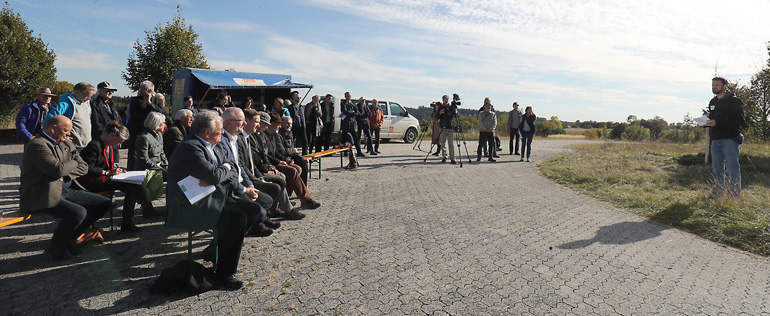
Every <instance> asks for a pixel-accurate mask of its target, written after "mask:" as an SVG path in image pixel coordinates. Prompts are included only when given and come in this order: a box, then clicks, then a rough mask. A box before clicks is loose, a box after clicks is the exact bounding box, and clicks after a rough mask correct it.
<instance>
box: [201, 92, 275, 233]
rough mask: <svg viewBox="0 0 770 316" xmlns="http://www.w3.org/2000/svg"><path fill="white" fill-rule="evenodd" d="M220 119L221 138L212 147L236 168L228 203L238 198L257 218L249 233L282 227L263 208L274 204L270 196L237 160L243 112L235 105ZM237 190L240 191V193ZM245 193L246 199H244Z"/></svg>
mask: <svg viewBox="0 0 770 316" xmlns="http://www.w3.org/2000/svg"><path fill="white" fill-rule="evenodd" d="M222 120H223V121H224V124H223V125H224V133H223V134H222V141H221V142H220V143H219V144H217V145H216V146H215V150H220V151H222V154H223V156H225V161H227V162H229V163H230V164H231V165H233V166H234V167H235V169H236V176H235V177H234V178H233V179H232V182H233V186H234V194H233V195H231V196H230V198H229V200H230V201H231V202H234V201H236V200H238V202H239V203H240V205H241V206H242V207H245V208H248V209H249V210H250V211H252V212H253V216H255V217H256V218H257V221H256V224H254V227H253V228H252V229H251V230H250V231H249V233H248V235H249V236H256V237H265V236H269V235H270V234H272V233H273V229H274V228H279V227H281V224H280V223H277V222H273V221H271V220H269V219H268V217H267V211H266V209H269V208H271V207H272V206H273V198H272V197H271V196H270V195H269V194H267V193H265V192H261V191H259V190H257V189H256V188H255V187H254V184H253V183H252V182H251V179H249V176H248V175H247V174H246V171H245V170H244V168H243V166H242V165H241V163H240V159H239V154H238V143H237V139H236V137H237V136H238V135H240V134H241V132H243V123H244V122H245V120H244V117H243V111H242V110H241V109H240V108H237V107H229V108H226V109H225V110H224V112H223V113H222ZM239 192H243V194H240V193H239ZM273 193H275V192H273ZM244 194H245V195H246V196H248V197H249V198H248V199H246V198H244V197H243V195H244ZM240 200H245V201H240Z"/></svg>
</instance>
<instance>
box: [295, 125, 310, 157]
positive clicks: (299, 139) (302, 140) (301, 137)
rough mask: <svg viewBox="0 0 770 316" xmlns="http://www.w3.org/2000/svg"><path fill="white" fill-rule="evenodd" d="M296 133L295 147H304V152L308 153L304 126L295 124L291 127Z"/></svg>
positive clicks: (304, 153)
mask: <svg viewBox="0 0 770 316" xmlns="http://www.w3.org/2000/svg"><path fill="white" fill-rule="evenodd" d="M291 132H292V134H294V147H298V148H302V154H303V155H307V137H306V136H305V127H304V126H296V125H295V126H293V127H292V128H291Z"/></svg>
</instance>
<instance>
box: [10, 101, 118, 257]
mask: <svg viewBox="0 0 770 316" xmlns="http://www.w3.org/2000/svg"><path fill="white" fill-rule="evenodd" d="M71 130H72V121H70V119H68V118H67V117H65V116H63V115H56V116H53V117H51V118H49V119H48V120H47V121H46V123H45V126H44V127H43V131H42V132H41V135H40V136H41V137H35V138H34V139H32V140H31V141H30V142H29V143H27V145H26V146H25V147H24V158H22V162H21V190H20V191H21V197H20V202H19V208H20V210H21V211H22V212H25V213H35V212H41V213H46V214H48V215H51V216H53V217H58V218H61V219H62V221H61V223H59V226H57V227H56V230H55V231H54V233H53V238H51V245H50V246H49V247H48V249H46V251H45V252H46V253H47V254H48V255H50V256H51V257H53V259H55V260H60V261H61V260H68V259H71V258H72V257H73V256H77V255H80V253H81V252H82V250H81V249H79V248H77V247H76V246H75V239H76V238H77V237H78V236H80V235H81V234H83V233H84V232H85V231H86V229H88V228H89V227H90V226H91V225H93V224H94V223H95V222H96V221H97V220H99V218H101V217H102V216H103V215H104V214H105V213H107V211H109V210H110V208H112V201H111V200H110V199H109V198H106V197H103V196H101V195H98V194H94V193H90V192H86V191H82V190H74V189H70V186H71V185H74V184H73V180H72V179H74V178H77V177H79V176H82V175H84V174H86V173H87V172H88V164H86V163H85V162H84V161H83V159H81V158H80V156H79V155H78V152H77V149H76V147H75V144H73V143H72V141H70V140H69V135H70V131H71Z"/></svg>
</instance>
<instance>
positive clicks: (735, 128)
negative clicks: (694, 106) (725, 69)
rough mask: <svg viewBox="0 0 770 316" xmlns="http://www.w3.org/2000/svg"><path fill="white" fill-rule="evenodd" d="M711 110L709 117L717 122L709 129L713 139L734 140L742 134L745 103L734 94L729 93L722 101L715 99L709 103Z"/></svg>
mask: <svg viewBox="0 0 770 316" xmlns="http://www.w3.org/2000/svg"><path fill="white" fill-rule="evenodd" d="M712 108H713V109H712ZM709 109H710V111H709V115H708V117H709V118H710V119H712V120H714V121H716V124H715V125H714V126H713V127H711V128H709V135H710V136H711V139H725V138H734V137H737V136H738V134H740V133H741V125H743V122H744V120H745V116H744V113H743V102H742V101H741V99H738V98H737V97H735V94H734V93H732V92H730V91H727V95H725V97H724V98H722V99H718V98H717V97H714V98H713V99H711V101H709Z"/></svg>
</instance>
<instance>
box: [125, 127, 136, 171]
mask: <svg viewBox="0 0 770 316" xmlns="http://www.w3.org/2000/svg"><path fill="white" fill-rule="evenodd" d="M137 138H139V135H136V134H134V133H131V136H129V137H128V142H127V144H126V146H128V157H127V158H126V159H128V165H126V169H128V170H134V164H135V163H136V139H137Z"/></svg>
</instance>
